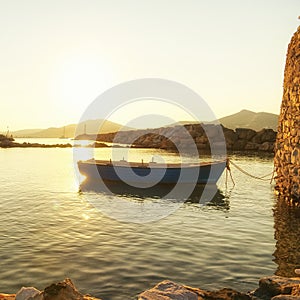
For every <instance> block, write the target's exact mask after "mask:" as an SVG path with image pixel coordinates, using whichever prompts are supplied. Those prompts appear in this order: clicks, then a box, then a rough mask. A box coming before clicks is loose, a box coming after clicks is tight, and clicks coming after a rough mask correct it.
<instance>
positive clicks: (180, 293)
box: [138, 280, 251, 300]
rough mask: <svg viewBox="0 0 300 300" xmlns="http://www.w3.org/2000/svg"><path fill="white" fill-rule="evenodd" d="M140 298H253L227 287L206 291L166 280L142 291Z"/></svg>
mask: <svg viewBox="0 0 300 300" xmlns="http://www.w3.org/2000/svg"><path fill="white" fill-rule="evenodd" d="M138 300H251V297H250V296H249V295H247V294H244V293H240V292H238V291H235V290H232V289H227V288H226V289H221V290H218V291H205V290H201V289H198V288H193V287H189V286H185V285H179V284H177V283H174V282H172V281H169V280H164V281H162V282H160V283H158V284H157V285H156V286H155V287H153V288H151V289H149V290H147V291H145V292H143V293H141V294H140V295H139V297H138Z"/></svg>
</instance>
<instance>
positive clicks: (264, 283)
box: [254, 276, 300, 299]
mask: <svg viewBox="0 0 300 300" xmlns="http://www.w3.org/2000/svg"><path fill="white" fill-rule="evenodd" d="M299 284H300V278H299V277H297V278H286V277H281V276H270V277H264V278H261V279H260V281H259V288H258V289H257V290H256V291H255V292H254V295H255V296H258V297H261V298H263V299H270V298H271V297H274V296H277V295H281V294H282V295H291V294H292V292H293V289H294V288H295V287H297V286H299Z"/></svg>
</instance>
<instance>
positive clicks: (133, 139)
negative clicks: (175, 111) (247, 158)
mask: <svg viewBox="0 0 300 300" xmlns="http://www.w3.org/2000/svg"><path fill="white" fill-rule="evenodd" d="M191 138H192V139H193V140H194V142H195V145H196V147H197V149H198V151H199V152H202V151H203V152H208V151H210V149H211V146H212V145H213V146H214V147H215V148H220V149H221V148H222V147H223V148H225V146H226V149H227V150H229V151H231V150H232V151H261V152H270V153H271V152H273V149H274V143H275V140H276V132H275V131H273V130H272V129H262V130H261V131H259V132H256V131H254V130H252V129H247V128H237V129H236V130H235V131H234V130H232V129H228V128H225V127H223V126H219V125H214V124H189V125H184V126H174V127H162V128H157V129H151V130H150V129H146V130H144V129H143V130H131V131H120V132H118V133H107V134H99V135H98V136H97V141H101V142H110V143H120V144H127V145H131V146H132V147H137V148H156V149H165V150H171V151H177V150H178V148H180V149H187V150H188V149H189V148H190V147H191Z"/></svg>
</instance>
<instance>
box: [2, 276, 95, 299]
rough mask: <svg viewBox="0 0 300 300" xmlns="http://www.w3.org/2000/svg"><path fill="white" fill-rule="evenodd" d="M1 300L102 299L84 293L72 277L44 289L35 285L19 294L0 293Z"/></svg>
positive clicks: (20, 291) (23, 289) (21, 290)
mask: <svg viewBox="0 0 300 300" xmlns="http://www.w3.org/2000/svg"><path fill="white" fill-rule="evenodd" d="M0 300H101V299H99V298H94V297H92V296H90V295H82V294H81V293H80V292H79V291H78V290H77V289H76V287H75V285H74V284H73V282H72V281H71V279H69V278H66V279H65V280H64V281H61V282H58V283H53V284H51V285H50V286H48V287H46V288H45V289H44V290H43V291H39V290H37V289H36V288H34V287H26V288H25V287H23V288H21V289H20V290H19V291H18V292H17V294H0Z"/></svg>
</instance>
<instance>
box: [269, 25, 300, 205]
mask: <svg viewBox="0 0 300 300" xmlns="http://www.w3.org/2000/svg"><path fill="white" fill-rule="evenodd" d="M299 85H300V27H298V30H297V32H295V34H294V36H293V37H292V39H291V42H290V44H289V46H288V51H287V57H286V65H285V71H284V86H283V98H282V104H281V111H280V116H279V125H278V133H277V140H276V144H275V158H274V163H275V168H276V173H277V177H276V190H277V191H278V193H279V195H280V196H283V197H284V198H287V199H296V200H300V96H299V93H300V86H299Z"/></svg>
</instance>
